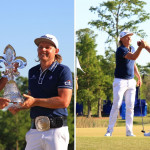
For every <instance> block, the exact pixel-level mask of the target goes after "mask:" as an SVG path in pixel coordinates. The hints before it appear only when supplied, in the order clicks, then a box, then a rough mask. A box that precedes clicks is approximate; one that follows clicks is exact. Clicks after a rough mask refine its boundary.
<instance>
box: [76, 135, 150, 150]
mask: <svg viewBox="0 0 150 150" xmlns="http://www.w3.org/2000/svg"><path fill="white" fill-rule="evenodd" d="M149 143H150V138H146V137H143V138H142V137H140V138H139V137H136V138H132V137H110V138H108V137H77V140H76V150H149V149H150V146H149Z"/></svg>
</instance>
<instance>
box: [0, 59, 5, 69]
mask: <svg viewBox="0 0 150 150" xmlns="http://www.w3.org/2000/svg"><path fill="white" fill-rule="evenodd" d="M0 63H6V61H5V58H4V57H3V56H0ZM0 68H3V67H2V66H1V65H0Z"/></svg>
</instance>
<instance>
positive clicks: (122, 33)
mask: <svg viewBox="0 0 150 150" xmlns="http://www.w3.org/2000/svg"><path fill="white" fill-rule="evenodd" d="M127 35H129V36H132V35H133V33H131V32H129V31H122V32H121V33H120V39H121V38H123V37H125V36H127Z"/></svg>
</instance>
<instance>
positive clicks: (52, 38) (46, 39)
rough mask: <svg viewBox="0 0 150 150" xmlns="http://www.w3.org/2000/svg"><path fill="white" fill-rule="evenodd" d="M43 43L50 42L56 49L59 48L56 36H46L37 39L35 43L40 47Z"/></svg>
mask: <svg viewBox="0 0 150 150" xmlns="http://www.w3.org/2000/svg"><path fill="white" fill-rule="evenodd" d="M41 42H48V43H51V44H53V45H54V46H55V47H56V48H58V41H57V39H56V37H55V36H54V35H50V34H46V35H43V36H41V37H40V38H36V39H35V40H34V43H35V44H36V45H37V46H38V45H39V44H40V43H41Z"/></svg>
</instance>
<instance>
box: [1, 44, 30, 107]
mask: <svg viewBox="0 0 150 150" xmlns="http://www.w3.org/2000/svg"><path fill="white" fill-rule="evenodd" d="M0 63H3V64H4V66H5V71H3V72H2V75H3V76H5V77H7V78H8V82H7V84H6V85H5V87H4V94H3V97H4V98H6V99H9V100H11V103H13V106H15V107H16V106H17V107H19V103H23V102H24V99H23V97H22V96H21V93H20V91H19V89H18V87H17V84H16V82H15V81H14V77H18V76H19V75H20V73H19V72H18V71H17V70H15V68H14V66H15V64H18V68H19V69H22V68H24V67H25V66H26V65H27V61H26V59H25V58H24V57H21V56H18V57H16V52H15V50H14V48H13V47H12V46H11V45H7V46H6V48H5V49H4V55H3V56H0ZM0 68H2V66H0ZM11 106H12V105H11Z"/></svg>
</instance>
